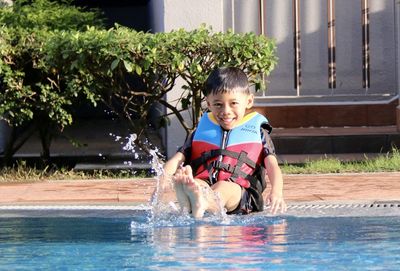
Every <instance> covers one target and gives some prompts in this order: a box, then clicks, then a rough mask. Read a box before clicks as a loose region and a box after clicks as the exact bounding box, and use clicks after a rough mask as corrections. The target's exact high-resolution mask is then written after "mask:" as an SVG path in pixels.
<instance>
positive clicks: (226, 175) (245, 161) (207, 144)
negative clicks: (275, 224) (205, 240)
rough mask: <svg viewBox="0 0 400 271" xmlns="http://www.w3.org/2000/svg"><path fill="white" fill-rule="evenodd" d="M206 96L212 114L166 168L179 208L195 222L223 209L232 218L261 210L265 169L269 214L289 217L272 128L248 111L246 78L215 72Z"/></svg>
mask: <svg viewBox="0 0 400 271" xmlns="http://www.w3.org/2000/svg"><path fill="white" fill-rule="evenodd" d="M203 94H204V95H205V97H206V101H207V106H208V110H209V111H210V112H209V113H205V114H204V115H203V116H202V118H201V120H200V122H199V125H198V126H197V128H196V130H195V131H194V133H193V134H192V135H191V137H190V138H189V139H188V140H187V141H186V142H185V144H184V145H183V146H182V147H181V148H180V149H179V150H178V152H177V153H176V154H175V155H174V156H173V157H172V158H171V159H169V160H168V161H167V162H166V163H165V165H164V172H165V174H166V175H167V176H171V175H173V177H172V179H173V181H174V187H175V192H176V196H177V199H178V201H179V204H180V206H181V208H182V209H183V210H184V209H186V210H187V211H189V212H191V213H192V215H193V216H194V217H195V218H201V217H203V215H204V212H205V211H208V212H211V213H218V212H221V208H224V209H226V212H227V213H228V214H247V213H250V212H255V211H262V210H263V206H264V201H263V196H262V192H263V191H264V189H265V187H266V183H265V171H264V169H265V170H266V174H267V175H268V179H269V180H270V183H271V192H270V194H269V195H268V196H267V202H268V203H269V205H270V208H271V212H272V213H273V214H275V213H277V212H278V211H281V212H285V211H286V203H285V201H284V199H283V179H282V173H281V170H280V168H279V165H278V162H277V159H276V157H275V151H274V147H273V144H272V141H271V139H270V137H269V135H268V134H269V133H270V132H271V130H272V128H271V126H270V125H269V124H268V121H267V119H266V118H265V117H263V116H262V115H260V114H258V113H256V112H251V111H250V110H251V108H252V106H253V101H254V96H253V94H252V93H250V90H249V86H248V79H247V76H246V74H245V73H244V72H243V71H242V70H240V69H238V68H233V67H227V68H219V69H216V70H214V71H213V72H212V73H211V74H210V75H209V77H208V79H207V81H206V83H205V87H204V90H203Z"/></svg>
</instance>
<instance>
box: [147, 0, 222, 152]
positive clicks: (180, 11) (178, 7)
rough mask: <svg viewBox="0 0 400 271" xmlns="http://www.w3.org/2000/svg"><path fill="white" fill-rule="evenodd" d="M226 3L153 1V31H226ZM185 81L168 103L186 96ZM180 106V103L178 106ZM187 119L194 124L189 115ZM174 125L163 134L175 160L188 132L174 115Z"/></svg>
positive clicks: (206, 0) (170, 95) (176, 88)
mask: <svg viewBox="0 0 400 271" xmlns="http://www.w3.org/2000/svg"><path fill="white" fill-rule="evenodd" d="M224 2H225V1H224V0H202V1H198V0H151V2H150V10H151V13H152V15H151V17H152V18H151V20H152V30H153V32H170V31H172V30H175V29H180V28H183V29H186V30H189V31H190V30H193V29H196V28H199V27H200V26H201V25H202V24H206V25H207V26H211V27H212V29H213V31H224V30H225V29H224V25H226V22H225V21H226V18H224V8H225V7H226V3H224ZM182 84H183V82H182V81H180V80H178V82H177V85H176V86H175V88H174V89H173V90H172V91H171V92H170V93H169V94H168V95H167V100H168V101H174V100H176V99H178V98H179V97H180V95H181V93H182V91H183V90H182ZM179 106H180V105H179V104H177V107H179ZM184 117H185V118H186V119H187V121H188V122H189V123H190V122H191V119H190V115H189V112H186V114H184ZM170 119H171V124H170V125H169V127H168V128H167V129H166V130H164V131H163V132H162V134H163V137H164V140H163V142H164V145H165V147H166V149H167V156H168V157H171V156H172V155H173V154H174V153H175V152H176V150H177V148H178V147H179V146H182V145H183V143H184V141H185V137H186V133H185V131H184V129H183V128H182V126H181V124H180V123H179V121H178V120H177V119H176V118H175V117H174V116H173V115H171V117H170Z"/></svg>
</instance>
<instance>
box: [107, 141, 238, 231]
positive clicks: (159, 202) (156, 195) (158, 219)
mask: <svg viewBox="0 0 400 271" xmlns="http://www.w3.org/2000/svg"><path fill="white" fill-rule="evenodd" d="M110 136H113V137H114V139H115V141H120V140H121V139H122V138H123V137H121V136H117V135H114V134H111V133H110ZM125 140H126V142H125V143H124V144H123V147H122V149H123V150H125V151H128V152H130V153H132V154H133V156H134V158H135V159H140V153H143V152H144V150H143V149H142V148H141V146H146V148H147V149H146V150H145V152H146V153H147V154H148V156H149V158H150V165H151V173H152V174H153V175H154V179H155V181H156V184H155V190H154V192H153V194H152V196H151V199H150V201H149V205H150V213H149V216H148V217H147V219H146V222H145V224H147V225H153V226H154V225H170V223H171V221H175V222H179V223H180V224H181V225H186V224H187V223H193V218H192V217H191V216H190V215H189V214H188V212H185V211H181V210H180V207H179V206H178V205H177V202H176V201H170V200H169V201H166V200H165V199H164V196H165V194H166V191H167V190H170V191H174V182H173V179H172V176H171V175H169V174H167V173H166V172H165V171H164V164H165V162H164V161H165V157H164V156H163V155H162V154H161V152H160V150H159V148H158V147H157V146H154V145H153V144H151V142H149V141H148V140H147V139H145V140H144V142H140V144H138V136H137V135H136V134H130V135H129V136H127V137H125ZM125 163H126V164H129V165H132V162H130V161H127V162H125ZM202 193H203V195H202V196H203V197H206V198H207V197H209V196H210V195H211V197H212V198H213V199H214V200H215V202H216V203H217V204H218V206H220V208H219V212H218V213H217V214H214V215H212V216H211V217H212V219H213V220H217V221H220V222H221V223H222V224H229V223H230V218H229V216H228V215H227V214H226V209H224V207H223V205H222V202H221V198H220V195H219V194H217V193H215V192H214V191H212V190H211V189H204V190H202ZM134 226H135V227H137V225H134Z"/></svg>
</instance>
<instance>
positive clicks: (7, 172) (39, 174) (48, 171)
mask: <svg viewBox="0 0 400 271" xmlns="http://www.w3.org/2000/svg"><path fill="white" fill-rule="evenodd" d="M149 176H151V174H150V173H149V172H147V171H145V170H126V169H123V170H90V171H89V170H88V171H83V170H73V169H68V168H57V167H53V168H51V167H46V168H43V169H41V168H37V167H35V166H27V164H26V162H23V161H22V162H19V163H18V164H16V165H15V166H13V167H4V168H2V169H0V183H12V182H20V183H23V182H40V181H50V180H92V179H97V180H99V179H100V180H101V179H128V178H145V177H149Z"/></svg>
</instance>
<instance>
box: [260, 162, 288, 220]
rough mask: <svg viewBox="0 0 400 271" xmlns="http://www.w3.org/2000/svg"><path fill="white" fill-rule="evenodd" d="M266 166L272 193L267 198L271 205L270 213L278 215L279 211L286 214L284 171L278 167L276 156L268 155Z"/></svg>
mask: <svg viewBox="0 0 400 271" xmlns="http://www.w3.org/2000/svg"><path fill="white" fill-rule="evenodd" d="M264 165H265V168H266V171H267V175H268V179H269V181H270V183H271V191H270V193H269V195H268V196H267V203H268V204H269V205H270V208H271V209H270V211H271V213H273V214H276V213H277V212H278V211H280V212H282V213H283V212H286V203H285V200H284V198H283V177H282V171H281V169H280V167H279V165H278V160H277V159H276V157H275V155H268V156H267V157H265V159H264Z"/></svg>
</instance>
